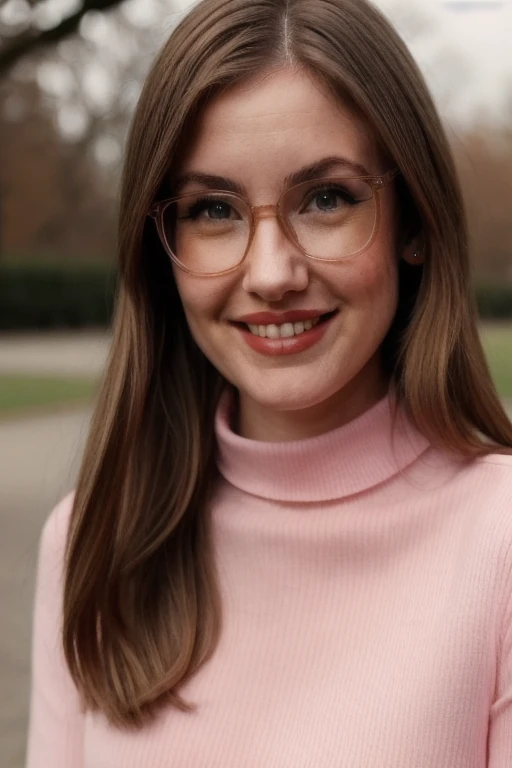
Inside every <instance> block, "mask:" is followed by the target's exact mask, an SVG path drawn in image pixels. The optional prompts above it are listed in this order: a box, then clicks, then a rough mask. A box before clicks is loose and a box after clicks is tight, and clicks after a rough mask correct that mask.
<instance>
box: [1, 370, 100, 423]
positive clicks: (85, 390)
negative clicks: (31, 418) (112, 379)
mask: <svg viewBox="0 0 512 768" xmlns="http://www.w3.org/2000/svg"><path fill="white" fill-rule="evenodd" d="M95 390H96V382H95V381H94V380H91V379H74V378H73V379H68V378H61V377H56V376H25V375H18V374H1V375H0V417H2V416H11V415H16V414H18V413H23V412H25V411H28V410H31V411H32V410H34V409H39V408H49V407H54V406H61V405H73V404H79V403H87V402H88V401H90V400H91V399H92V397H93V395H94V392H95Z"/></svg>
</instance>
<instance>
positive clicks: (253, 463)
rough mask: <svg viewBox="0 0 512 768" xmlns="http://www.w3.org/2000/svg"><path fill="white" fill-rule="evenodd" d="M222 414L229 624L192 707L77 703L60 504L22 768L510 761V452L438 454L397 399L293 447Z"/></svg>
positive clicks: (221, 553)
mask: <svg viewBox="0 0 512 768" xmlns="http://www.w3.org/2000/svg"><path fill="white" fill-rule="evenodd" d="M232 403H233V401H232V399H231V394H230V391H229V390H226V392H225V393H224V395H223V397H222V400H221V402H220V405H219V409H218V412H217V418H216V424H215V429H216V434H217V440H218V447H219V451H218V465H219V469H220V472H221V477H220V480H219V484H218V488H217V491H216V493H215V496H214V499H213V500H212V501H213V506H212V515H213V523H214V544H215V552H216V558H217V565H218V571H219V583H220V588H221V595H222V601H223V631H222V637H221V641H220V644H219V645H218V647H217V649H216V652H215V654H214V655H213V657H212V659H211V660H210V661H209V662H208V663H207V664H206V665H205V666H203V667H202V668H201V669H200V670H199V672H198V673H197V674H196V675H195V676H194V677H193V678H192V679H191V680H190V681H189V682H188V684H187V686H186V687H185V688H184V689H183V694H184V696H185V697H186V698H187V699H188V700H189V701H194V702H195V703H196V704H197V705H198V710H197V712H195V713H193V714H185V713H181V712H178V711H176V710H171V709H168V710H166V711H164V712H162V714H161V715H160V717H159V718H158V720H157V721H156V722H155V723H154V724H153V725H152V726H151V727H148V728H145V729H143V730H141V731H138V732H123V731H120V730H116V729H115V728H113V727H111V726H110V725H109V724H108V723H107V722H106V720H105V718H104V717H103V715H98V714H95V715H91V714H86V715H85V716H84V715H82V714H81V713H80V708H79V700H78V696H77V693H76V690H75V688H74V686H73V684H72V682H71V680H70V677H69V675H68V672H67V670H66V667H65V664H64V662H63V657H62V653H61V650H60V645H59V622H60V610H61V609H60V604H61V592H62V584H61V566H62V554H63V548H64V542H65V535H66V529H67V524H68V518H69V512H70V508H71V503H72V497H68V498H67V499H65V500H64V501H63V502H62V503H61V504H60V505H59V506H58V507H57V508H56V509H55V510H54V512H53V513H52V515H51V516H50V518H49V519H48V521H47V523H46V525H45V528H44V531H43V535H42V539H41V548H40V558H39V569H38V577H37V592H36V601H35V624H34V641H33V686H32V698H31V713H30V733H29V745H28V766H29V768H511V766H512V457H510V456H499V455H490V456H488V457H486V458H484V459H479V460H476V461H473V462H467V461H462V460H460V459H457V458H455V457H454V456H450V455H449V454H448V453H445V452H442V451H439V450H437V449H434V448H433V447H431V446H429V445H428V444H427V441H426V440H425V438H424V437H422V436H421V435H420V434H419V433H418V432H417V431H416V430H415V429H414V428H413V427H412V425H411V424H409V423H408V422H407V420H406V418H405V417H404V416H403V414H402V416H401V417H400V419H399V421H398V424H397V427H396V430H395V432H394V439H392V418H391V395H388V396H387V397H386V398H384V399H383V400H381V401H380V402H379V403H377V404H376V405H375V406H373V407H372V408H371V409H370V410H368V411H367V412H366V413H364V414H363V415H362V416H360V417H359V418H357V419H355V420H354V421H352V422H351V423H349V424H347V425H345V426H343V427H341V428H339V429H336V430H333V431H332V432H329V433H327V434H324V435H321V436H319V437H315V438H312V439H307V440H301V441H295V442H291V443H263V442H256V441H251V440H247V439H245V438H242V437H240V436H238V435H236V434H234V433H233V432H232V431H231V426H230V425H231V423H232V422H231V407H232Z"/></svg>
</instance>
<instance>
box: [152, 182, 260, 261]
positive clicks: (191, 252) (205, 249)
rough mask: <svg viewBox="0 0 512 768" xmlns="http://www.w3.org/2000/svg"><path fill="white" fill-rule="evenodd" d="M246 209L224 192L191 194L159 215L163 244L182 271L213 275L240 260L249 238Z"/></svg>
mask: <svg viewBox="0 0 512 768" xmlns="http://www.w3.org/2000/svg"><path fill="white" fill-rule="evenodd" d="M250 221H251V218H250V211H249V209H248V208H247V205H246V204H245V203H244V202H243V200H241V199H240V198H238V197H237V196H236V195H232V194H230V193H228V192H226V193H224V192H222V193H218V192H215V193H213V194H210V193H208V192H204V191H203V192H194V193H191V194H187V195H183V196H182V197H181V198H180V199H179V200H178V201H176V202H174V203H169V205H167V206H166V208H165V209H164V212H163V217H162V228H163V233H162V234H163V236H164V238H165V241H166V243H167V245H168V247H169V248H170V250H171V252H172V253H173V255H174V256H175V257H176V259H177V260H178V261H179V262H180V264H182V265H183V266H184V267H185V268H186V269H190V270H191V271H192V272H197V273H198V274H216V273H218V272H223V271H224V270H226V269H230V268H231V267H235V266H236V265H237V264H238V263H239V262H240V261H241V260H242V258H243V256H244V253H245V250H246V248H247V243H248V241H249V234H250V227H251V224H250Z"/></svg>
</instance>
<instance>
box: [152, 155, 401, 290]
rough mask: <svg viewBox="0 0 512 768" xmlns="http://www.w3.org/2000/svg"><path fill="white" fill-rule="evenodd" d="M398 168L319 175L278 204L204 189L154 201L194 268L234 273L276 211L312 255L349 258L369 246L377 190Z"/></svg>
mask: <svg viewBox="0 0 512 768" xmlns="http://www.w3.org/2000/svg"><path fill="white" fill-rule="evenodd" d="M398 173H399V170H398V168H395V169H393V170H391V171H388V172H387V173H386V174H384V175H381V176H348V175H347V176H336V177H328V178H320V179H314V180H313V181H306V182H303V183H301V184H297V185H296V186H294V187H290V188H289V189H287V190H285V192H283V194H282V195H281V197H280V198H279V200H278V202H277V204H276V205H256V206H253V205H250V204H249V203H248V202H247V200H244V198H243V197H241V196H240V195H238V194H235V193H234V192H223V191H221V190H201V191H197V192H187V193H185V194H183V195H180V196H179V197H172V198H169V199H167V200H161V201H159V202H157V203H155V204H154V205H153V206H152V208H151V210H150V212H149V215H150V216H151V217H152V218H154V219H155V222H156V226H157V230H158V234H159V237H160V240H161V242H162V245H163V246H164V248H165V250H166V252H167V253H168V254H169V256H170V258H171V259H172V260H173V262H174V263H175V264H176V265H177V266H178V267H180V268H181V269H183V270H184V271H185V272H189V273H190V274H193V275H203V276H209V275H220V274H225V273H228V272H232V271H233V270H235V269H237V268H238V267H239V266H240V264H241V263H242V262H243V261H244V259H245V257H246V256H247V253H248V252H249V249H250V247H251V243H252V240H253V237H254V233H255V231H256V224H257V222H258V221H260V220H262V219H268V218H277V220H278V222H279V224H280V225H281V228H282V230H283V231H284V232H285V234H286V235H287V237H288V238H289V239H290V240H291V242H292V243H293V244H294V245H296V246H297V248H298V249H299V250H300V251H301V252H302V253H303V254H304V255H305V256H307V257H308V258H310V259H315V260H317V261H333V262H336V261H344V260H345V259H349V258H353V257H354V256H357V255H358V254H360V253H362V252H363V251H364V250H366V249H367V248H368V247H369V246H370V245H371V244H372V242H373V240H374V238H375V235H376V233H377V229H378V223H379V217H380V203H379V196H378V194H377V193H378V192H379V191H380V190H381V189H383V188H384V187H385V186H386V185H387V184H389V183H390V182H391V180H392V179H394V177H395V176H396V175H397V174H398Z"/></svg>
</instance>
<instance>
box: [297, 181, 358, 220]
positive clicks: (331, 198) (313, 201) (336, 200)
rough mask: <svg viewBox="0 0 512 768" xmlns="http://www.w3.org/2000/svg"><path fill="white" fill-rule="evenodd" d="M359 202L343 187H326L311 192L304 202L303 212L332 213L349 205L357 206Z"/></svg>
mask: <svg viewBox="0 0 512 768" xmlns="http://www.w3.org/2000/svg"><path fill="white" fill-rule="evenodd" d="M356 203H357V200H356V199H355V198H354V197H353V196H352V195H351V194H350V192H349V191H348V190H346V189H344V188H343V187H339V186H338V187H324V188H321V189H317V190H311V191H310V192H309V194H308V195H307V197H306V199H305V200H304V205H303V209H302V210H303V212H308V213H315V212H317V211H320V212H322V213H332V212H333V211H338V210H340V209H341V208H343V207H345V206H347V205H355V204H356Z"/></svg>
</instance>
